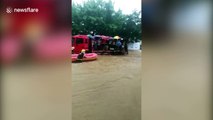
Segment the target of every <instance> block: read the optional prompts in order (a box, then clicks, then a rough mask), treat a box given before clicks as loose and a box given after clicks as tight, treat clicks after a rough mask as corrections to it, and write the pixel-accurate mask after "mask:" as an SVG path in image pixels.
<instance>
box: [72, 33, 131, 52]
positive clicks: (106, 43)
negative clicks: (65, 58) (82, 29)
mask: <svg viewBox="0 0 213 120" xmlns="http://www.w3.org/2000/svg"><path fill="white" fill-rule="evenodd" d="M117 41H119V42H120V46H119V47H117V46H116V42H117ZM82 49H85V50H86V52H87V53H100V54H104V53H107V54H116V53H121V54H125V53H128V50H127V42H126V41H125V40H123V39H122V38H119V39H114V38H113V37H110V36H104V35H95V36H90V35H75V36H73V37H72V53H75V54H78V53H80V52H81V50H82Z"/></svg>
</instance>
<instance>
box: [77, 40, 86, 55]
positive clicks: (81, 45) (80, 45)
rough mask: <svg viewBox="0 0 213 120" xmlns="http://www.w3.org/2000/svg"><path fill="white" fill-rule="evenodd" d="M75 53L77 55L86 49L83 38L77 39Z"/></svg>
mask: <svg viewBox="0 0 213 120" xmlns="http://www.w3.org/2000/svg"><path fill="white" fill-rule="evenodd" d="M75 41H76V42H75V43H76V45H75V52H76V53H80V52H81V50H82V49H85V48H84V39H83V38H76V39H75Z"/></svg>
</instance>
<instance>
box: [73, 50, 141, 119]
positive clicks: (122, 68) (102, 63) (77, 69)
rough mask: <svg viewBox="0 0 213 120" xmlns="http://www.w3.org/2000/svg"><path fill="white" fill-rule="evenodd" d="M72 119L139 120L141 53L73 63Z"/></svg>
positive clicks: (104, 56)
mask: <svg viewBox="0 0 213 120" xmlns="http://www.w3.org/2000/svg"><path fill="white" fill-rule="evenodd" d="M72 118H73V120H140V119H141V52H140V51H134V52H133V51H130V52H129V55H126V56H110V55H103V56H101V55H99V57H98V60H96V61H92V62H84V63H73V64H72Z"/></svg>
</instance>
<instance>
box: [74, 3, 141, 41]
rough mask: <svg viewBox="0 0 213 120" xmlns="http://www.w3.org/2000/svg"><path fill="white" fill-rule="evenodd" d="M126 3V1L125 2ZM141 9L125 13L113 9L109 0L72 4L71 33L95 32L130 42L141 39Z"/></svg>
mask: <svg viewBox="0 0 213 120" xmlns="http://www.w3.org/2000/svg"><path fill="white" fill-rule="evenodd" d="M127 4H128V3H127ZM140 14H141V11H133V12H132V14H130V15H125V14H123V13H122V11H121V10H118V11H115V9H114V4H113V2H112V1H111V0H108V1H106V0H88V1H86V2H84V3H83V4H76V3H73V4H72V34H73V35H76V34H89V33H90V31H94V32H95V33H96V34H102V35H108V36H116V35H119V36H122V37H123V38H125V39H129V40H130V42H133V41H137V40H138V39H140V40H141V18H140Z"/></svg>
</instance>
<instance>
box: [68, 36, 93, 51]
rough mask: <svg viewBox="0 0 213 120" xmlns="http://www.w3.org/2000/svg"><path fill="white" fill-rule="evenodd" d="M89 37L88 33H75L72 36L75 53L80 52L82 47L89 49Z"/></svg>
mask: <svg viewBox="0 0 213 120" xmlns="http://www.w3.org/2000/svg"><path fill="white" fill-rule="evenodd" d="M89 42H90V40H89V37H88V36H87V35H75V36H73V37H72V47H73V50H72V51H73V53H77V54H78V53H80V52H81V50H82V49H85V50H86V51H88V50H89Z"/></svg>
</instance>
